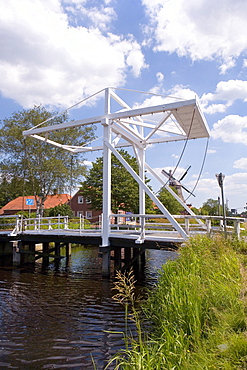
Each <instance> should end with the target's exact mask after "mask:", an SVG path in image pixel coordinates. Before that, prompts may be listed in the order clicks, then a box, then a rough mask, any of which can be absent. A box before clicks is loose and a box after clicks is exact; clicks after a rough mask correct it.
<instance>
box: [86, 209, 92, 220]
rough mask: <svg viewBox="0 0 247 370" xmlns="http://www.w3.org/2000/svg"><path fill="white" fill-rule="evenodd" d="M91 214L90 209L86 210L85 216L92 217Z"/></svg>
mask: <svg viewBox="0 0 247 370" xmlns="http://www.w3.org/2000/svg"><path fill="white" fill-rule="evenodd" d="M92 217H93V215H92V211H86V218H87V219H89V218H92Z"/></svg>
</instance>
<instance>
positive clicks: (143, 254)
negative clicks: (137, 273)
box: [141, 249, 146, 267]
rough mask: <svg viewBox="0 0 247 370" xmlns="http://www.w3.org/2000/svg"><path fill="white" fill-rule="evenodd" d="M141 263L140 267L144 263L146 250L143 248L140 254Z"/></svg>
mask: <svg viewBox="0 0 247 370" xmlns="http://www.w3.org/2000/svg"><path fill="white" fill-rule="evenodd" d="M141 265H142V267H144V266H145V265H146V250H145V249H144V251H143V252H142V254H141Z"/></svg>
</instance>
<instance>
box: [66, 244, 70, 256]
mask: <svg viewBox="0 0 247 370" xmlns="http://www.w3.org/2000/svg"><path fill="white" fill-rule="evenodd" d="M70 256H71V243H67V244H66V258H70Z"/></svg>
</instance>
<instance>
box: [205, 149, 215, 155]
mask: <svg viewBox="0 0 247 370" xmlns="http://www.w3.org/2000/svg"><path fill="white" fill-rule="evenodd" d="M216 152H217V151H216V150H215V149H208V150H207V154H215V153H216Z"/></svg>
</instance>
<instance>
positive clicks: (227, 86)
mask: <svg viewBox="0 0 247 370" xmlns="http://www.w3.org/2000/svg"><path fill="white" fill-rule="evenodd" d="M237 99H241V100H243V101H245V102H246V101H247V81H243V80H228V81H220V82H219V83H218V84H217V86H216V90H215V93H208V94H203V96H202V97H201V99H200V102H201V104H202V107H203V111H204V112H205V113H208V114H214V113H224V112H225V111H226V110H227V108H228V107H230V106H231V105H232V104H233V103H234V101H235V100H237ZM212 101H223V102H225V103H218V104H216V103H213V104H210V102H212Z"/></svg>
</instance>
